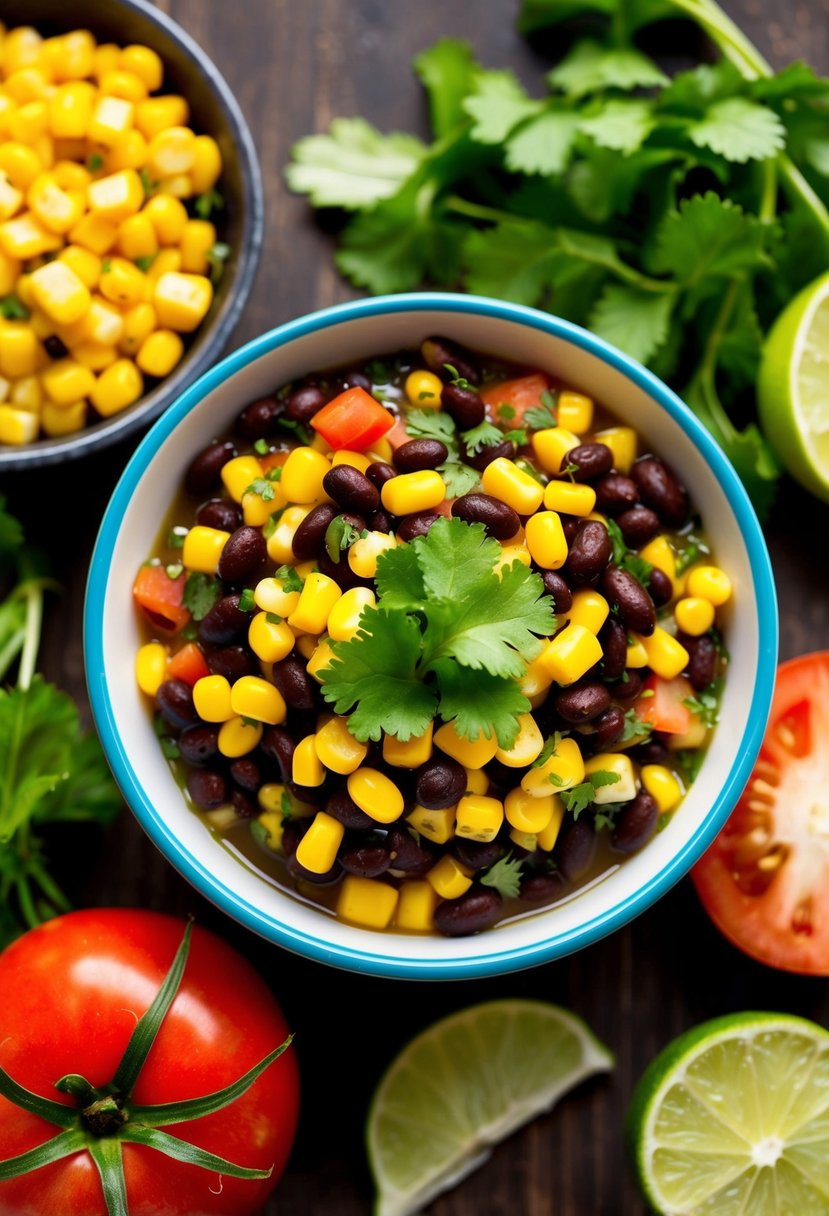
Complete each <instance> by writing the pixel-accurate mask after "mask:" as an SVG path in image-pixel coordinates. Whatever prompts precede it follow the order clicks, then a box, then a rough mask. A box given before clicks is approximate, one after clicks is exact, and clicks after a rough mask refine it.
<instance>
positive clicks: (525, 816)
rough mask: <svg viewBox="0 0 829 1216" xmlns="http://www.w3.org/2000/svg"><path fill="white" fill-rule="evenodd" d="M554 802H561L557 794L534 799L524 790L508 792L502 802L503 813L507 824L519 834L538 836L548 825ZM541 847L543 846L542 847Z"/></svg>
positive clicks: (551, 816) (553, 809)
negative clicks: (529, 833)
mask: <svg viewBox="0 0 829 1216" xmlns="http://www.w3.org/2000/svg"><path fill="white" fill-rule="evenodd" d="M556 800H558V801H559V802H561V799H560V798H559V797H558V795H557V794H554V793H552V792H550V793H548V794H543V795H542V796H541V797H540V798H534V797H533V795H532V794H528V793H527V791H526V790H522V789H520V788H518V789H514V790H510V792H509V793H508V794H507V796H506V799H505V800H504V813H505V815H506V817H507V823H509V825H510V826H511V827H513V828H517V829H518V831H519V832H532V833H533V834H534V835H540V834H541V833H542V832H543V831H544V830H545V829H546V828H548V827H549V825H550V820H551V819H552V818H553V813H554V811H555V805H556ZM542 847H543V846H542Z"/></svg>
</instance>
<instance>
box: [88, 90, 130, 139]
mask: <svg viewBox="0 0 829 1216" xmlns="http://www.w3.org/2000/svg"><path fill="white" fill-rule="evenodd" d="M134 121H135V105H134V104H133V102H131V101H125V99H124V98H123V97H107V96H102V95H99V97H98V100H97V102H96V103H95V107H94V109H93V110H92V115H91V117H90V119H89V126H88V128H87V137H88V138H89V139H90V140H91V141H92V143H94V144H102V145H103V146H104V147H105V148H109V147H111V146H112V144H115V143H117V142H118V140H119V139H121V137H122V136H123V135H124V133H125V132H126V131H129V129H130V127H131V126H132V125H133V122H134Z"/></svg>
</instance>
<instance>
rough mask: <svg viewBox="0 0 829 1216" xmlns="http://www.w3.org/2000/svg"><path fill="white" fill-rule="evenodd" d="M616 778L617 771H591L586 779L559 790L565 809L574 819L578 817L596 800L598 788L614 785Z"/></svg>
mask: <svg viewBox="0 0 829 1216" xmlns="http://www.w3.org/2000/svg"><path fill="white" fill-rule="evenodd" d="M618 780H619V774H618V773H611V772H608V771H607V770H606V769H599V770H598V772H595V773H591V774H590V776H589V777H588V778H587V780H586V781H582V782H581V783H580V784H579V785H574V786H573V787H572V788H571V789H569V790H562V791H561V794H560V798H561V801H562V802H563V803H564V808H565V810H567V811H569V812H570V814H571V815H572V816H573V818H574V819H578V817H579V815H580V814H581V813H582V811H583V810H584V809H585V808H586V807H588V806H590V804H591V803H592V802H595V801H596V794H597V793H598V791H599V790H600V789H602V788H603V787H604V786H606V785H615V784H616V782H617V781H618Z"/></svg>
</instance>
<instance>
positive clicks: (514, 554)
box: [492, 544, 533, 575]
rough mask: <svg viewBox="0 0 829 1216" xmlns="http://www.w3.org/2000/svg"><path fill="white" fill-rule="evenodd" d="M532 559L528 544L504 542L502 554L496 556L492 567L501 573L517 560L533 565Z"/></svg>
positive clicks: (526, 564) (497, 572)
mask: <svg viewBox="0 0 829 1216" xmlns="http://www.w3.org/2000/svg"><path fill="white" fill-rule="evenodd" d="M532 560H533V559H532V555H531V554H530V551H529V549H528V548H527V546H526V545H504V544H502V545H501V552H500V555H499V556H498V557H497V558H496V560H495V565H494V566H493V567H492V569H493V570H494V571H495V573H496V574H498V575H500V573H501V571H502V570H505V569H506V568H507V567H508V566H512V565H513V564H514V563H515V562H520V563H521V565H522V566H531V565H532Z"/></svg>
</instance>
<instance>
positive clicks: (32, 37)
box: [0, 25, 43, 76]
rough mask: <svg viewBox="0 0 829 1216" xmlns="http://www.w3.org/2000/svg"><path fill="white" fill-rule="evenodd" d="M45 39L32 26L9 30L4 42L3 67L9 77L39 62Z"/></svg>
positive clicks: (20, 26) (21, 26)
mask: <svg viewBox="0 0 829 1216" xmlns="http://www.w3.org/2000/svg"><path fill="white" fill-rule="evenodd" d="M42 46H43V39H42V38H41V36H40V34H39V33H38V32H37V30H36V29H34V28H33V27H32V26H31V25H19V26H18V27H17V28H16V29H12V30H9V31H8V33H6V35H5V37H4V38H3V42H2V52H0V54H2V60H0V62H2V67H3V71H4V73H5V74H6V75H7V76H10V75H11V74H12V72H16V71H19V69H20V68H25V67H29V66H31V65H33V64H35V63H37V62H38V60H39V58H40V55H41V48H42Z"/></svg>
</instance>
